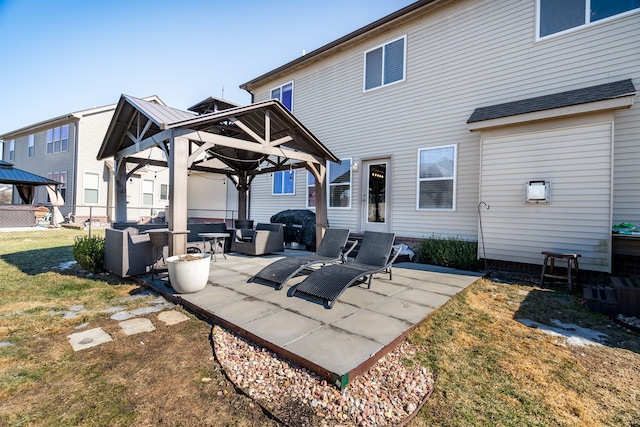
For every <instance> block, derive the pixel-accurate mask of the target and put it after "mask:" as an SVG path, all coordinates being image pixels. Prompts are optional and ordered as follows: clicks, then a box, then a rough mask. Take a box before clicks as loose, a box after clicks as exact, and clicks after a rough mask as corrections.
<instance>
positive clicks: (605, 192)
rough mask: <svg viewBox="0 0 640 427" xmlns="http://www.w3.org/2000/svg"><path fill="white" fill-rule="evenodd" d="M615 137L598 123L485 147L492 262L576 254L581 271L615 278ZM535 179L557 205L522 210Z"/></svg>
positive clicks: (488, 142) (493, 141)
mask: <svg viewBox="0 0 640 427" xmlns="http://www.w3.org/2000/svg"><path fill="white" fill-rule="evenodd" d="M611 131H612V123H598V124H590V125H585V126H581V127H570V128H561V129H553V130H548V131H544V132H532V133H530V134H527V133H521V134H516V135H510V136H501V137H495V138H486V139H484V140H483V144H482V159H483V162H482V173H481V179H482V190H481V197H482V199H483V200H484V201H486V202H487V203H488V204H489V205H490V206H491V209H490V210H488V211H486V212H483V213H482V224H483V235H484V243H485V245H484V247H485V249H486V257H487V258H490V259H502V260H508V261H516V262H525V263H533V264H537V263H540V261H541V254H540V252H541V251H545V250H547V251H554V252H577V253H580V254H581V255H582V259H581V260H580V264H582V266H583V268H586V269H589V270H596V271H609V268H610V267H609V257H610V255H609V251H610V243H609V242H610V234H611V225H610V221H611V220H610V218H611V214H610V212H611V210H610V206H611V192H610V189H611V173H612V170H611ZM505 157H506V158H508V159H509V160H508V161H505ZM532 159H535V160H534V161H532ZM537 179H544V180H548V181H551V204H548V205H545V204H539V205H528V204H525V203H524V183H525V182H526V181H530V180H537Z"/></svg>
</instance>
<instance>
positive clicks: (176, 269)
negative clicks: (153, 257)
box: [166, 253, 211, 294]
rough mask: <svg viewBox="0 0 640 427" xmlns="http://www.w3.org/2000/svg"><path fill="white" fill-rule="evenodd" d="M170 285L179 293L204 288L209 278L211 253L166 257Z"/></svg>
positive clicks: (187, 292)
mask: <svg viewBox="0 0 640 427" xmlns="http://www.w3.org/2000/svg"><path fill="white" fill-rule="evenodd" d="M166 261H167V268H168V269H169V281H170V282H171V287H172V288H173V289H174V290H175V291H176V292H178V293H180V294H189V293H193V292H198V291H201V290H202V289H204V287H205V286H206V285H207V280H209V267H210V266H211V254H209V253H205V254H185V255H174V256H171V257H169V258H167V260H166Z"/></svg>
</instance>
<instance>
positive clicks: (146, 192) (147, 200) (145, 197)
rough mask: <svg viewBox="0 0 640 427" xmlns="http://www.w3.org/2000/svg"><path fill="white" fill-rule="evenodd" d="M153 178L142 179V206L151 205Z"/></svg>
mask: <svg viewBox="0 0 640 427" xmlns="http://www.w3.org/2000/svg"><path fill="white" fill-rule="evenodd" d="M153 184H154V182H153V180H152V179H143V180H142V206H153Z"/></svg>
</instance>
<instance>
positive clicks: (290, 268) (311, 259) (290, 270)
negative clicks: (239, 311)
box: [248, 228, 355, 290]
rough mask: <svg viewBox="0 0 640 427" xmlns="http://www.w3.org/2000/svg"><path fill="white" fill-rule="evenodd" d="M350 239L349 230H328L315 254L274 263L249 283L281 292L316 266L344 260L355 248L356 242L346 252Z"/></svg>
mask: <svg viewBox="0 0 640 427" xmlns="http://www.w3.org/2000/svg"><path fill="white" fill-rule="evenodd" d="M348 238H349V229H347V228H327V230H326V232H325V234H324V237H323V238H322V242H320V246H319V247H318V250H317V252H316V253H315V254H313V255H308V256H291V257H286V258H282V259H280V260H278V261H275V262H272V263H271V264H269V265H268V266H266V267H265V268H263V269H262V270H260V271H259V272H258V273H257V274H256V275H255V276H253V277H252V278H250V279H249V280H248V281H249V282H255V283H260V284H263V285H268V286H273V287H274V288H276V289H277V290H280V289H282V287H283V286H284V284H285V283H286V282H287V281H288V280H289V279H291V278H292V277H293V276H295V275H297V274H298V273H300V272H301V271H302V270H304V269H306V268H309V267H311V266H312V265H314V264H322V265H325V264H329V263H332V262H336V261H340V260H342V259H343V257H344V256H346V254H348V252H350V251H351V249H353V246H355V242H354V244H353V245H352V246H351V248H350V249H348V250H347V251H346V253H345V252H344V251H345V245H346V244H347V239H348Z"/></svg>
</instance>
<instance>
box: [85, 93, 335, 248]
mask: <svg viewBox="0 0 640 427" xmlns="http://www.w3.org/2000/svg"><path fill="white" fill-rule="evenodd" d="M154 147H158V148H160V149H161V150H162V151H163V152H164V154H165V158H166V160H154V159H151V158H150V157H149V156H148V155H145V154H147V153H148V151H147V150H149V149H151V148H154ZM145 151H147V153H143V152H145ZM109 157H113V158H114V164H115V180H116V187H115V188H116V199H115V220H116V221H126V220H127V208H126V203H127V194H126V181H127V179H128V178H129V176H131V175H132V174H133V173H135V172H136V171H137V170H138V169H140V168H142V167H144V166H145V165H153V166H165V167H168V168H169V185H170V188H172V189H180V188H186V186H187V174H188V171H189V170H196V171H201V172H211V173H218V174H224V175H226V176H227V178H228V179H230V180H231V181H232V182H233V183H234V184H235V186H236V188H237V190H238V218H239V219H246V217H247V210H246V206H247V194H248V190H249V187H250V185H251V182H252V180H253V179H254V178H255V176H256V175H259V174H263V173H271V172H274V171H278V170H285V169H290V168H294V169H295V168H305V169H307V170H308V171H310V172H311V173H312V174H313V175H314V177H315V182H316V184H315V185H316V194H325V193H326V162H327V161H333V162H339V161H340V160H339V159H338V158H337V157H336V156H335V155H333V153H331V152H330V151H329V150H328V149H327V148H326V147H325V146H324V145H323V144H322V143H321V142H320V141H319V140H318V139H317V138H316V137H315V136H314V135H313V134H312V133H311V132H310V131H309V130H308V129H307V128H306V127H305V126H304V125H303V124H302V123H301V122H300V121H299V120H298V119H296V118H295V116H294V115H293V114H292V113H291V112H290V111H289V110H287V109H286V108H285V107H284V106H283V105H282V104H281V103H280V102H279V101H276V100H270V101H265V102H259V103H255V104H251V105H247V106H239V107H232V108H228V109H225V110H222V111H214V112H211V113H206V114H200V115H196V114H194V113H190V112H187V111H182V110H177V109H175V108H171V107H167V106H164V105H160V104H158V103H155V102H149V101H144V100H142V99H139V98H134V97H131V96H127V95H122V96H121V98H120V101H119V102H118V106H117V107H116V111H115V113H114V115H113V119H112V120H111V124H110V125H109V128H108V130H107V133H106V135H105V139H104V141H103V143H102V146H101V147H100V151H99V152H98V156H97V158H98V160H103V159H106V158H109ZM127 164H133V165H134V167H133V168H131V167H127ZM326 226H327V204H326V199H325V198H324V197H318V198H317V199H316V232H317V234H318V235H319V236H321V235H322V233H323V230H324V227H326ZM169 230H170V232H171V238H170V239H169V252H170V255H174V254H180V253H184V252H185V251H186V233H187V192H186V191H171V192H170V194H169ZM317 241H318V242H319V241H320V239H317Z"/></svg>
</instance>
